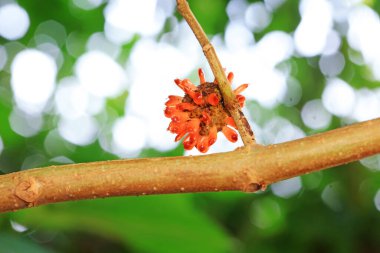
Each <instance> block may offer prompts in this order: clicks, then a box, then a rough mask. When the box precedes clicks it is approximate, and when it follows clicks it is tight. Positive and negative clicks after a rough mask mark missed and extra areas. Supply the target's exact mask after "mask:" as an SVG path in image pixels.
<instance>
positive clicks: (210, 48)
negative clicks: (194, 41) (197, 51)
mask: <svg viewBox="0 0 380 253" xmlns="http://www.w3.org/2000/svg"><path fill="white" fill-rule="evenodd" d="M212 48H213V47H212V45H211V44H210V43H207V44H206V45H204V46H203V48H202V50H203V52H204V53H205V54H206V53H207V52H208V51H210V50H212Z"/></svg>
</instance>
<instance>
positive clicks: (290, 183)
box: [271, 177, 302, 199]
mask: <svg viewBox="0 0 380 253" xmlns="http://www.w3.org/2000/svg"><path fill="white" fill-rule="evenodd" d="M301 188H302V183H301V179H300V177H294V178H290V179H287V180H283V181H280V182H277V183H274V184H272V185H271V189H272V192H273V193H274V195H277V196H279V197H281V198H285V199H287V198H290V197H292V196H294V195H296V194H297V193H298V192H299V191H300V190H301Z"/></svg>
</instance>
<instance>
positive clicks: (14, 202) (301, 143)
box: [0, 119, 380, 212]
mask: <svg viewBox="0 0 380 253" xmlns="http://www.w3.org/2000/svg"><path fill="white" fill-rule="evenodd" d="M377 153H380V119H375V120H371V121H366V122H362V123H358V124H354V125H351V126H347V127H343V128H339V129H335V130H332V131H329V132H325V133H322V134H318V135H314V136H310V137H306V138H303V139H299V140H295V141H291V142H286V143H282V144H276V145H269V146H265V147H262V146H258V148H255V149H245V148H244V149H238V150H236V151H232V152H227V153H220V154H213V155H205V156H197V157H191V156H190V157H169V158H151V159H131V160H116V161H105V162H94V163H86V164H72V165H62V166H51V167H47V168H37V169H31V170H26V171H20V172H16V173H11V174H7V175H2V176H0V212H7V211H11V210H17V209H22V208H26V207H33V206H39V205H43V204H48V203H54V202H62V201H69V200H79V199H90V198H98V197H109V196H120V195H145V194H166V193H184V192H206V191H229V190H240V191H246V192H254V191H257V190H260V189H263V188H265V187H266V186H267V185H269V184H271V183H274V182H277V181H280V180H283V179H287V178H290V177H294V176H299V175H303V174H306V173H310V172H313V171H318V170H322V169H326V168H329V167H333V166H337V165H340V164H345V163H348V162H352V161H356V160H359V159H362V158H364V157H367V156H370V155H374V154H377Z"/></svg>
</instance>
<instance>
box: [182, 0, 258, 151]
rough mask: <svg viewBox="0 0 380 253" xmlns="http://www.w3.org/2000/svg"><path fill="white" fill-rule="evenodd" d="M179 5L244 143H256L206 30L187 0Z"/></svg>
mask: <svg viewBox="0 0 380 253" xmlns="http://www.w3.org/2000/svg"><path fill="white" fill-rule="evenodd" d="M177 7H178V11H179V12H180V13H181V15H182V16H183V17H184V18H185V20H186V21H187V23H188V24H189V26H190V28H191V30H193V33H194V35H195V37H196V38H197V40H198V41H199V44H200V45H201V47H202V49H203V53H204V54H205V56H206V58H207V61H208V63H209V64H210V67H211V70H212V72H213V73H214V76H215V78H216V80H217V81H218V84H219V89H220V91H221V93H222V96H223V100H224V104H225V106H226V109H227V110H228V111H229V112H230V113H231V116H232V118H233V119H234V121H235V124H236V126H237V129H238V131H239V133H240V136H241V139H242V140H243V143H244V145H246V146H247V145H252V144H255V136H254V134H253V132H252V130H251V127H250V126H249V123H248V121H247V119H246V118H245V116H244V114H243V113H242V111H241V109H240V106H239V103H238V102H237V100H236V97H235V95H234V93H233V92H232V89H231V85H230V83H229V82H228V80H227V77H226V74H225V73H224V70H223V67H222V65H221V63H220V61H219V58H218V56H217V54H216V52H215V49H214V47H213V46H212V44H211V43H210V41H209V40H208V38H207V36H206V34H205V32H204V31H203V29H202V27H201V26H200V24H199V23H198V21H197V19H196V18H195V16H194V14H193V13H192V12H191V10H190V8H189V5H188V3H187V1H186V0H177Z"/></svg>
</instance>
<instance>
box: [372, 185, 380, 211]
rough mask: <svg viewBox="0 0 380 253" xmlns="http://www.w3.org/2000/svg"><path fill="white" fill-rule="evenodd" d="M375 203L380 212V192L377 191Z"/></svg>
mask: <svg viewBox="0 0 380 253" xmlns="http://www.w3.org/2000/svg"><path fill="white" fill-rule="evenodd" d="M373 202H374V203H375V207H376V209H377V210H378V211H379V212H380V190H378V191H377V193H376V195H375V198H374V199H373Z"/></svg>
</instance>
